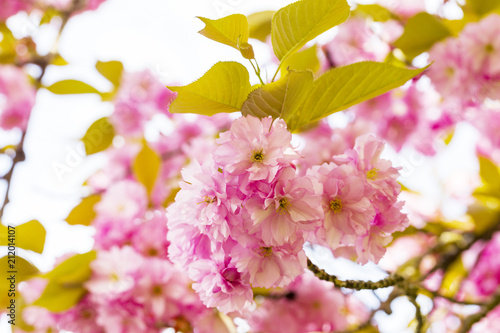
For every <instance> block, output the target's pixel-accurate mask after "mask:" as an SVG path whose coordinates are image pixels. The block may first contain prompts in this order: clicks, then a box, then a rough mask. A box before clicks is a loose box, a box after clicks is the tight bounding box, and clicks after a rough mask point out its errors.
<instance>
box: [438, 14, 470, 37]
mask: <svg viewBox="0 0 500 333" xmlns="http://www.w3.org/2000/svg"><path fill="white" fill-rule="evenodd" d="M442 22H443V24H444V25H445V26H446V27H447V28H448V30H450V32H451V34H452V35H453V36H454V37H456V36H458V34H459V33H460V31H462V30H463V28H464V27H465V26H466V25H467V23H469V22H470V21H469V20H467V19H466V18H463V19H461V20H444V19H443V20H442Z"/></svg>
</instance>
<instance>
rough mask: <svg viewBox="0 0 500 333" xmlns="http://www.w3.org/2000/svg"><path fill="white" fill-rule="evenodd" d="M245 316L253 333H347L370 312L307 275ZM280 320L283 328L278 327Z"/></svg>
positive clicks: (355, 301)
mask: <svg viewBox="0 0 500 333" xmlns="http://www.w3.org/2000/svg"><path fill="white" fill-rule="evenodd" d="M257 304H258V305H257V308H256V309H255V310H254V311H252V312H248V313H245V314H244V315H243V318H245V319H246V320H247V321H248V325H249V326H250V331H251V332H266V333H280V332H290V333H306V332H334V331H344V330H347V329H349V328H352V327H356V326H358V325H359V324H361V323H363V322H364V321H366V320H367V319H368V315H369V312H368V309H367V308H366V307H365V306H364V305H363V303H361V302H360V301H359V300H358V299H356V298H355V297H354V296H352V295H344V294H343V293H342V292H341V291H339V290H338V289H335V288H334V287H333V286H332V285H331V284H330V283H328V282H325V281H321V280H319V279H318V278H316V277H315V276H314V274H313V273H311V272H309V271H306V272H304V274H302V275H300V276H298V277H297V278H296V279H295V280H294V281H293V282H292V283H291V284H290V285H289V286H288V287H287V288H285V289H284V290H281V291H280V294H278V295H274V297H267V298H262V299H257ZM277 318H279V320H280V325H276V320H277Z"/></svg>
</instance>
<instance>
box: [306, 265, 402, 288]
mask: <svg viewBox="0 0 500 333" xmlns="http://www.w3.org/2000/svg"><path fill="white" fill-rule="evenodd" d="M307 268H309V270H311V271H312V272H313V273H314V275H316V277H318V278H319V279H321V280H325V281H329V282H332V283H333V284H334V285H335V286H336V287H338V288H348V289H354V290H366V289H368V290H375V289H380V288H387V287H391V286H395V285H397V284H399V283H401V282H403V281H404V278H403V277H402V276H401V275H399V274H391V275H390V276H388V277H386V278H385V279H383V280H380V281H377V282H373V281H361V280H345V281H342V280H339V279H338V278H337V277H336V276H335V275H329V274H328V273H326V272H325V271H324V270H322V269H321V268H319V267H318V266H316V265H315V264H313V263H312V262H311V260H309V259H307Z"/></svg>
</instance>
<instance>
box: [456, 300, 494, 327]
mask: <svg viewBox="0 0 500 333" xmlns="http://www.w3.org/2000/svg"><path fill="white" fill-rule="evenodd" d="M499 304H500V293H497V294H495V295H494V296H493V298H492V299H491V301H490V302H488V303H487V304H486V306H485V307H484V309H483V310H481V311H479V312H478V313H475V314H473V315H470V316H468V317H466V318H465V319H464V320H463V322H462V326H461V327H460V330H459V331H458V333H467V332H469V330H470V329H471V328H472V326H473V325H474V324H475V323H477V322H479V321H480V320H481V319H483V318H484V317H486V316H487V315H488V313H489V312H490V311H491V310H493V309H494V308H496V307H497V306H498V305H499Z"/></svg>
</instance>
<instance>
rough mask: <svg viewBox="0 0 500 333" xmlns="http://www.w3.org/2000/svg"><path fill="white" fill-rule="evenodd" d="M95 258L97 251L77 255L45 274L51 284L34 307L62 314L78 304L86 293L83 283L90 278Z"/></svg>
mask: <svg viewBox="0 0 500 333" xmlns="http://www.w3.org/2000/svg"><path fill="white" fill-rule="evenodd" d="M95 258H96V252H95V251H91V252H87V253H84V254H77V255H75V256H73V257H71V258H69V259H66V260H65V261H63V262H62V263H60V264H59V265H58V266H57V267H55V268H54V269H53V270H52V271H50V272H48V273H45V274H43V275H42V277H44V278H46V279H48V280H49V283H48V284H47V287H45V290H44V291H43V293H42V295H41V296H40V298H39V299H38V300H36V301H35V302H34V303H33V305H37V306H41V307H44V308H47V309H49V310H50V311H52V312H60V311H64V310H67V309H69V308H71V307H72V306H74V305H75V304H77V303H78V302H79V301H80V299H81V298H82V297H83V296H84V295H85V293H86V290H85V288H84V287H83V283H84V282H85V281H87V280H88V279H89V278H90V275H91V273H92V271H91V269H90V263H91V262H92V261H93V260H94V259H95Z"/></svg>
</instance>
